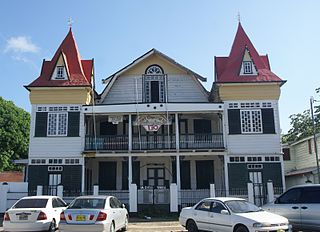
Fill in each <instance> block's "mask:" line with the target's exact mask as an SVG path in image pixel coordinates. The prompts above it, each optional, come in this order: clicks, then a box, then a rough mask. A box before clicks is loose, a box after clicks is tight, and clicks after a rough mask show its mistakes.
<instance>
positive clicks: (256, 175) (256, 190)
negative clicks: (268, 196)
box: [249, 172, 264, 206]
mask: <svg viewBox="0 0 320 232" xmlns="http://www.w3.org/2000/svg"><path fill="white" fill-rule="evenodd" d="M249 180H250V181H251V182H252V184H253V194H254V203H255V204H256V205H257V206H262V205H263V203H264V189H263V183H262V173H261V172H249Z"/></svg>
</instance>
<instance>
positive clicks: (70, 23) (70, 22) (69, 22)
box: [68, 17, 74, 29]
mask: <svg viewBox="0 0 320 232" xmlns="http://www.w3.org/2000/svg"><path fill="white" fill-rule="evenodd" d="M73 23H74V22H73V20H72V18H71V17H70V18H69V20H68V25H69V28H70V29H71V28H72V24H73Z"/></svg>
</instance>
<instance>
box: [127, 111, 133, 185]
mask: <svg viewBox="0 0 320 232" xmlns="http://www.w3.org/2000/svg"><path fill="white" fill-rule="evenodd" d="M128 140H129V144H128V149H129V152H130V151H132V115H131V114H129V128H128ZM129 184H130V183H129Z"/></svg>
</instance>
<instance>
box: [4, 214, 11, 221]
mask: <svg viewBox="0 0 320 232" xmlns="http://www.w3.org/2000/svg"><path fill="white" fill-rule="evenodd" d="M3 220H4V221H10V216H9V214H8V213H5V214H4V218H3Z"/></svg>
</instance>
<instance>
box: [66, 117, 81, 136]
mask: <svg viewBox="0 0 320 232" xmlns="http://www.w3.org/2000/svg"><path fill="white" fill-rule="evenodd" d="M79 128H80V112H69V113H68V137H78V136H79Z"/></svg>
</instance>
